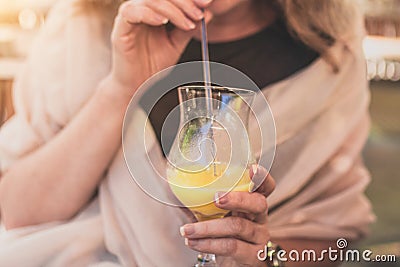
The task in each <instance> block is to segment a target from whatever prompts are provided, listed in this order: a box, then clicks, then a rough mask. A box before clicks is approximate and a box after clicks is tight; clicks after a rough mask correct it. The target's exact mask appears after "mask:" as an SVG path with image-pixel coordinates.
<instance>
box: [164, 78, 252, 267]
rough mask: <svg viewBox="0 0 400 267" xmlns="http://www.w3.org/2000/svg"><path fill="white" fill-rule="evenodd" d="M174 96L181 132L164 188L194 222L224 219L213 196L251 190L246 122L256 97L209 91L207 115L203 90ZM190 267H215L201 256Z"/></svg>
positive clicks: (192, 89)
mask: <svg viewBox="0 0 400 267" xmlns="http://www.w3.org/2000/svg"><path fill="white" fill-rule="evenodd" d="M178 91H179V103H180V105H179V111H180V126H179V129H178V134H177V136H176V138H175V140H174V143H173V145H172V147H171V150H170V153H169V154H168V155H167V159H168V167H167V178H168V182H169V184H170V187H171V189H172V191H173V193H174V194H175V196H176V197H177V198H178V199H179V201H180V202H181V203H182V204H183V205H184V206H186V207H187V208H189V209H190V210H191V212H192V213H193V214H194V216H195V217H196V218H197V220H198V221H205V220H211V219H216V218H222V217H224V216H225V215H226V214H227V213H228V211H227V210H223V209H220V208H218V207H216V206H215V204H214V201H215V195H216V193H217V192H220V193H219V194H221V192H222V193H227V192H230V191H249V190H250V189H251V187H252V182H251V179H250V176H249V166H250V165H251V164H253V163H254V159H253V154H252V151H251V145H250V140H249V133H248V121H249V115H250V111H251V108H250V107H251V104H252V102H253V100H254V97H255V92H253V91H250V90H245V89H235V88H227V87H218V86H212V87H211V92H212V99H211V100H212V113H211V114H210V112H209V110H208V109H206V108H205V107H206V105H207V101H210V99H209V98H208V99H207V98H206V94H205V87H204V86H183V87H180V88H178ZM208 103H210V102H208ZM194 266H218V265H217V263H216V257H215V255H213V254H205V253H202V254H199V256H198V259H197V262H196V263H195V265H194Z"/></svg>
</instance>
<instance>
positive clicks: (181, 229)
mask: <svg viewBox="0 0 400 267" xmlns="http://www.w3.org/2000/svg"><path fill="white" fill-rule="evenodd" d="M179 233H180V234H181V236H185V226H181V227H180V228H179Z"/></svg>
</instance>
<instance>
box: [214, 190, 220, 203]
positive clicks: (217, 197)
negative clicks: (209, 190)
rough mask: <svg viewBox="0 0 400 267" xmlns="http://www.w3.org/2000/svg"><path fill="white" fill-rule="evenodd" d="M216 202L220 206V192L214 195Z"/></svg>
mask: <svg viewBox="0 0 400 267" xmlns="http://www.w3.org/2000/svg"><path fill="white" fill-rule="evenodd" d="M214 201H215V203H217V204H219V194H218V192H216V193H215V195H214Z"/></svg>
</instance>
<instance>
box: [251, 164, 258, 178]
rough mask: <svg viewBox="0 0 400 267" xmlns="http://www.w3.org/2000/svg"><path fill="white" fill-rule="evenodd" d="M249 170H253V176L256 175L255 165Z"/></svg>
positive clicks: (256, 168)
mask: <svg viewBox="0 0 400 267" xmlns="http://www.w3.org/2000/svg"><path fill="white" fill-rule="evenodd" d="M251 169H252V170H253V176H254V175H256V173H257V171H258V165H256V164H254V165H252V166H251Z"/></svg>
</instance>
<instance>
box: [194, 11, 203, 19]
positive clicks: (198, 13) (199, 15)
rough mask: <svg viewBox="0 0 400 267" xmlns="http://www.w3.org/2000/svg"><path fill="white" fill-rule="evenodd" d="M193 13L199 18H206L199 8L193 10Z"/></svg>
mask: <svg viewBox="0 0 400 267" xmlns="http://www.w3.org/2000/svg"><path fill="white" fill-rule="evenodd" d="M193 15H194V16H195V17H196V18H198V19H202V18H204V14H203V12H201V10H199V9H195V10H194V11H193Z"/></svg>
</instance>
